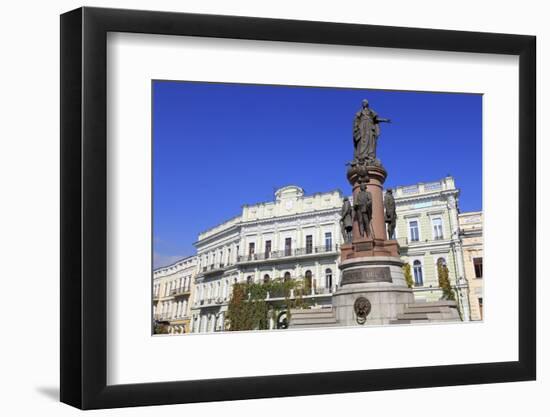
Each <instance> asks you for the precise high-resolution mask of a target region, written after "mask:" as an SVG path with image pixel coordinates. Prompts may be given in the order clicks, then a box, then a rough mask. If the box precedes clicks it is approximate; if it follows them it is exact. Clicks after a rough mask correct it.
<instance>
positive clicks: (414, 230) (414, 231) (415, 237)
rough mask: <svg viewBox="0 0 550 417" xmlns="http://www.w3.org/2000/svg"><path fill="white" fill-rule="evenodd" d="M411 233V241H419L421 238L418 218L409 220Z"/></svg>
mask: <svg viewBox="0 0 550 417" xmlns="http://www.w3.org/2000/svg"><path fill="white" fill-rule="evenodd" d="M409 235H410V237H411V242H418V241H419V240H420V233H419V231H418V220H411V221H410V222H409Z"/></svg>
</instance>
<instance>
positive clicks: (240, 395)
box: [60, 7, 536, 409]
mask: <svg viewBox="0 0 550 417" xmlns="http://www.w3.org/2000/svg"><path fill="white" fill-rule="evenodd" d="M108 32H131V33H147V34H162V35H175V36H177V35H187V36H199V37H214V38H235V39H254V40H269V41H286V42H305V43H319V44H333V45H357V46H371V47H384V48H404V49H421V50H440V51H456V52H477V53H490V54H507V55H517V56H519V89H520V91H519V103H518V109H519V110H518V111H519V132H518V140H519V154H518V158H519V271H518V272H519V277H520V279H519V294H518V296H519V329H518V331H519V360H518V361H514V362H498V363H477V364H468V365H445V366H424V367H413V368H399V369H374V370H361V371H344V372H327V373H310V374H292V375H271V376H254V377H241V378H230V379H208V380H199V381H176V382H162V383H141V384H131V385H113V386H109V385H107V383H106V376H107V335H106V329H107V311H106V307H107V304H106V299H107V273H106V266H107V262H106V261H107V250H106V248H107V181H108V177H107V134H106V132H107V129H106V127H107V111H106V93H107V87H106V86H107V73H106V46H107V33H108ZM535 50H536V38H535V37H534V36H524V35H510V34H494V33H481V32H461V31H449V30H432V29H416V28H403V27H387V26H372V25H358V24H341V23H324V22H312V21H295V20H280V19H265V18H251V17H233V16H217V15H200V14H185V13H171V12H154V11H137V10H120V9H102V8H88V7H84V8H80V9H77V10H73V11H71V12H68V13H65V14H63V15H61V53H60V56H61V310H60V314H61V358H60V359H61V401H62V402H64V403H67V404H70V405H72V406H75V407H78V408H81V409H97V408H112V407H125V406H144V405H158V404H176V403H191V402H204V401H220V400H237V399H251V398H265V397H283V396H299V395H313V394H332V393H344V392H357V391H377V390H388V389H402V388H423V387H435V386H450V385H464V384H483V383H496V382H507V381H525V380H534V379H535V378H536V283H535V281H536V259H535V258H536V233H535V230H536V163H535V161H536V158H535V155H536V145H535V122H536V119H535V117H536V116H535V109H536V91H535V87H536V81H535V79H536V77H535V75H536V70H535V67H536V55H535V54H536V52H535Z"/></svg>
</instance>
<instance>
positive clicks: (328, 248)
mask: <svg viewBox="0 0 550 417" xmlns="http://www.w3.org/2000/svg"><path fill="white" fill-rule="evenodd" d="M325 250H326V251H327V252H330V251H332V233H331V232H326V233H325Z"/></svg>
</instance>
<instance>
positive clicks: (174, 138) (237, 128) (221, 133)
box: [153, 81, 482, 267]
mask: <svg viewBox="0 0 550 417" xmlns="http://www.w3.org/2000/svg"><path fill="white" fill-rule="evenodd" d="M364 98H367V99H368V100H369V102H370V105H371V107H372V108H373V109H374V110H375V111H376V112H377V113H378V114H379V115H380V116H381V117H386V118H390V119H392V124H383V125H382V129H381V135H380V138H379V141H378V157H379V158H380V159H381V161H382V163H383V164H384V166H385V168H386V169H387V171H388V179H387V180H386V186H387V187H394V186H397V185H407V184H414V183H417V182H429V181H434V180H438V179H440V178H443V177H444V176H446V175H452V176H454V177H455V180H456V184H457V186H458V187H459V188H460V190H461V195H460V208H461V210H462V211H472V210H481V201H482V197H481V195H482V191H481V175H482V171H481V163H482V162H481V160H482V155H481V154H482V140H481V132H482V129H481V126H482V125H481V124H482V96H480V95H472V94H448V93H420V92H404V91H381V90H365V89H340V88H312V87H288V86H267V85H265V86H263V85H262V86H259V85H243V84H217V83H195V82H171V81H154V82H153V152H154V153H153V187H154V188H153V193H154V197H153V206H154V207H153V208H154V218H153V223H154V224H153V236H154V255H155V256H154V258H155V259H154V264H155V267H158V266H161V265H163V264H167V263H170V262H174V261H175V260H177V259H178V258H180V257H183V256H188V255H192V254H193V253H195V250H194V247H193V242H195V241H196V239H197V235H198V233H199V232H201V231H204V230H206V229H209V228H210V227H213V226H215V225H217V224H219V223H221V222H223V221H225V220H227V219H229V218H231V217H233V216H236V215H238V214H239V213H240V211H241V206H242V205H243V204H253V203H257V202H262V201H271V200H272V199H273V191H274V190H275V189H276V188H279V187H281V186H284V185H288V184H295V185H298V186H300V187H302V188H304V189H305V192H306V194H310V193H315V192H322V191H329V190H333V189H337V188H338V189H340V190H342V191H343V192H344V193H346V194H349V193H350V186H349V184H348V183H347V180H346V176H345V172H346V166H345V164H346V163H347V162H349V161H350V160H351V159H352V156H353V144H352V123H353V117H354V115H355V112H356V111H357V110H358V109H359V108H360V106H361V100H362V99H364Z"/></svg>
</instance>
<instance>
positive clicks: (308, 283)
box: [304, 269, 313, 292]
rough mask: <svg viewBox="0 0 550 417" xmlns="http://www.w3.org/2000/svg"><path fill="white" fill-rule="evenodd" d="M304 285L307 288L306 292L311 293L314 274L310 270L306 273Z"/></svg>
mask: <svg viewBox="0 0 550 417" xmlns="http://www.w3.org/2000/svg"><path fill="white" fill-rule="evenodd" d="M304 284H305V287H306V292H311V286H312V284H313V279H312V273H311V271H310V270H309V269H308V270H307V271H306V279H305V283H304Z"/></svg>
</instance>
